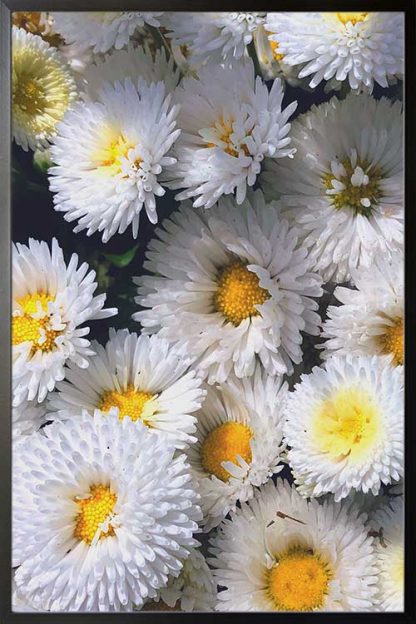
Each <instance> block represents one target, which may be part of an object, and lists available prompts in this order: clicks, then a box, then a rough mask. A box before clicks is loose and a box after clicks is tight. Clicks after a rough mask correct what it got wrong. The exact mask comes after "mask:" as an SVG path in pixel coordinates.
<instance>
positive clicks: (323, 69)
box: [266, 11, 404, 91]
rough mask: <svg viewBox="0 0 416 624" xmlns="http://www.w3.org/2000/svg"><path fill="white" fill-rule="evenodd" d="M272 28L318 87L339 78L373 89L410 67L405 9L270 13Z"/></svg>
mask: <svg viewBox="0 0 416 624" xmlns="http://www.w3.org/2000/svg"><path fill="white" fill-rule="evenodd" d="M266 28H267V30H268V31H270V33H271V34H270V39H271V40H272V41H274V42H275V43H277V44H278V46H279V49H280V51H281V54H283V55H284V58H285V63H287V64H288V65H295V66H298V68H299V66H300V68H299V69H300V71H299V78H304V77H305V76H312V79H311V81H310V83H309V84H310V86H311V87H312V88H315V87H316V86H317V85H318V84H319V83H320V82H321V81H322V80H331V79H334V80H336V81H337V82H343V81H344V80H348V82H349V85H350V87H351V88H352V89H363V88H366V89H367V90H369V91H372V89H373V86H374V83H378V84H379V85H381V86H382V87H388V86H389V80H390V79H391V78H392V77H394V76H397V75H399V76H401V75H402V74H403V71H404V13H394V12H391V11H388V12H381V13H363V12H361V13H351V12H350V13H335V12H326V13H285V12H280V13H268V14H267V19H266Z"/></svg>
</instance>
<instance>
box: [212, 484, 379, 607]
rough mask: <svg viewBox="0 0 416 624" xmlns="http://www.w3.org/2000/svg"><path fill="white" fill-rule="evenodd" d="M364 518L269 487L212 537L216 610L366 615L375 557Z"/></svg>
mask: <svg viewBox="0 0 416 624" xmlns="http://www.w3.org/2000/svg"><path fill="white" fill-rule="evenodd" d="M364 520H365V516H363V515H359V512H358V511H357V510H350V511H349V512H347V511H346V509H345V508H344V507H343V506H342V505H334V504H333V503H331V502H329V501H325V502H324V503H323V504H322V505H321V504H319V503H318V502H317V501H316V500H311V501H309V502H307V501H306V500H305V499H303V498H301V497H300V496H299V494H298V493H297V492H296V490H295V489H294V488H291V487H290V486H289V485H288V483H287V482H285V481H282V480H279V482H278V484H277V485H275V484H274V483H273V482H272V481H269V483H267V484H266V485H265V486H264V487H263V488H262V489H261V490H260V491H258V492H257V493H256V495H255V497H254V499H253V500H252V501H250V502H249V503H244V504H243V505H242V506H241V509H238V510H237V511H236V512H235V513H234V514H232V517H231V520H224V522H223V523H222V524H221V525H220V527H219V529H218V533H217V535H215V536H214V538H213V539H212V549H211V552H212V553H213V555H214V558H213V559H209V563H212V565H213V566H215V568H216V570H214V577H215V578H216V580H217V583H218V585H220V586H223V587H224V588H225V590H224V591H220V592H219V593H218V603H217V610H218V611H371V610H372V608H373V605H374V602H375V592H376V586H375V582H376V576H375V575H376V571H377V570H376V565H375V563H376V557H375V553H374V548H373V539H372V538H371V537H369V536H368V535H367V531H368V530H367V528H366V527H365V526H364Z"/></svg>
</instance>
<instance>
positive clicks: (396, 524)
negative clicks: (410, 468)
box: [371, 497, 404, 611]
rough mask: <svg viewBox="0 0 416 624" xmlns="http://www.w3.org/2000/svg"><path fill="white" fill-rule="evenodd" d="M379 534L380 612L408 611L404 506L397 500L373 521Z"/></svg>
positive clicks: (380, 511)
mask: <svg viewBox="0 0 416 624" xmlns="http://www.w3.org/2000/svg"><path fill="white" fill-rule="evenodd" d="M371 527H372V529H373V530H374V532H375V533H378V538H377V540H376V553H377V558H378V568H379V574H378V596H377V598H378V604H379V610H380V611H404V506H403V498H402V497H401V498H395V499H394V500H393V501H391V502H390V503H389V506H385V507H384V508H383V509H380V510H379V511H378V512H377V513H376V514H375V515H374V517H373V518H372V519H371Z"/></svg>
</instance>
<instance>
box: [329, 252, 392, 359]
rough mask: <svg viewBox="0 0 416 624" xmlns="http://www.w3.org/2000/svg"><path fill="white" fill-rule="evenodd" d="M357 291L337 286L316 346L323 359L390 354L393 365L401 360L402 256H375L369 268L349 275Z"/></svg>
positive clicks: (354, 271)
mask: <svg viewBox="0 0 416 624" xmlns="http://www.w3.org/2000/svg"><path fill="white" fill-rule="evenodd" d="M351 276H352V280H353V282H354V284H355V287H356V290H352V289H350V288H345V287H343V286H338V287H337V288H336V289H335V291H334V297H335V298H336V299H337V300H338V301H339V302H340V303H341V304H342V305H339V306H328V308H327V316H328V319H327V320H326V321H325V322H324V324H323V326H322V334H321V336H322V338H326V341H325V342H324V343H323V344H321V345H318V346H319V348H323V349H324V352H323V357H324V358H328V357H330V356H332V355H346V354H348V353H350V354H352V355H383V356H384V355H390V356H391V357H392V361H393V363H394V364H395V365H396V366H400V365H402V364H403V361H404V349H403V347H404V344H403V341H404V257H403V253H402V252H400V251H399V252H397V253H394V254H393V255H392V257H391V258H390V259H389V258H385V257H383V256H380V257H376V258H375V259H374V261H373V264H372V265H371V267H369V268H366V267H361V268H359V269H355V270H353V271H352V272H351Z"/></svg>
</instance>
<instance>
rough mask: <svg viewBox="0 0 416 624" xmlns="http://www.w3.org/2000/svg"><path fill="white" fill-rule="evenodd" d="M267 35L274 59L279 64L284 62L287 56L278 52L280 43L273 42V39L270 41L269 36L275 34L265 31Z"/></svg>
mask: <svg viewBox="0 0 416 624" xmlns="http://www.w3.org/2000/svg"><path fill="white" fill-rule="evenodd" d="M265 33H266V36H267V40H268V42H269V45H270V48H271V50H272V52H273V58H274V59H275V60H276V61H279V62H280V61H282V60H283V59H284V58H285V56H284V54H280V52H278V50H279V43H278V42H277V41H272V40H271V39H269V36H270V35H271V34H273V33H271V32H270V31H268V30H265Z"/></svg>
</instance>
